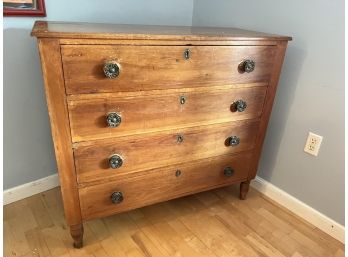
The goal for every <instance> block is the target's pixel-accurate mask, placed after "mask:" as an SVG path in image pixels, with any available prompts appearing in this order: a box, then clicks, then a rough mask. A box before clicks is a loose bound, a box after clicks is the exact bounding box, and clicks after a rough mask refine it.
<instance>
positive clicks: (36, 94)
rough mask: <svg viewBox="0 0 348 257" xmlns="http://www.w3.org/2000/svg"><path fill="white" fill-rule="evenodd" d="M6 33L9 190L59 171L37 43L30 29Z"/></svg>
mask: <svg viewBox="0 0 348 257" xmlns="http://www.w3.org/2000/svg"><path fill="white" fill-rule="evenodd" d="M3 33H4V42H3V43H4V45H3V52H4V56H3V62H4V71H3V72H4V80H3V83H4V84H3V85H4V88H3V94H4V106H3V107H4V189H7V188H11V187H13V186H16V185H20V184H23V183H26V182H28V181H34V180H37V179H40V178H43V177H46V176H49V175H52V174H54V173H55V171H56V170H57V168H56V162H55V158H54V151H53V144H52V139H51V136H50V125H49V120H48V113H47V106H46V100H45V96H44V88H43V81H42V76H41V68H40V61H39V55H38V50H37V44H36V39H35V38H32V37H31V36H30V29H5V30H4V32H3ZM28 167H30V170H28ZM33 169H35V170H34V171H33Z"/></svg>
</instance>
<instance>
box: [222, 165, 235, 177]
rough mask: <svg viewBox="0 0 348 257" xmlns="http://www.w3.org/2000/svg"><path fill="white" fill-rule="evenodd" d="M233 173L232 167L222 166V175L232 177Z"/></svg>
mask: <svg viewBox="0 0 348 257" xmlns="http://www.w3.org/2000/svg"><path fill="white" fill-rule="evenodd" d="M233 174H234V169H232V168H231V167H226V168H224V175H225V176H226V177H232V176H233Z"/></svg>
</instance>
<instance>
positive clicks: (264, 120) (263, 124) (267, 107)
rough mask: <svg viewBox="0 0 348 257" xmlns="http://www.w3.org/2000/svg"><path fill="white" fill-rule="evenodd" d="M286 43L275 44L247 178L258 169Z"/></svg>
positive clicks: (249, 178)
mask: <svg viewBox="0 0 348 257" xmlns="http://www.w3.org/2000/svg"><path fill="white" fill-rule="evenodd" d="M287 44H288V42H287V41H282V42H278V44H277V53H276V55H275V61H274V66H273V71H272V76H271V80H270V84H269V87H268V89H267V93H266V99H265V103H264V107H263V113H262V115H261V121H260V128H259V132H258V135H257V139H256V144H255V148H254V158H253V163H252V165H251V169H250V173H249V176H248V180H251V179H254V178H255V176H256V173H257V169H258V165H259V161H260V157H261V151H262V146H263V142H264V139H265V135H266V131H267V126H268V122H269V119H270V116H271V112H272V107H273V102H274V98H275V94H276V91H277V86H278V82H279V77H280V72H281V69H282V65H283V61H284V57H285V51H286V47H287Z"/></svg>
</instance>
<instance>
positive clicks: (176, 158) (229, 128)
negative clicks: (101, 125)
mask: <svg viewBox="0 0 348 257" xmlns="http://www.w3.org/2000/svg"><path fill="white" fill-rule="evenodd" d="M258 126H259V122H258V120H247V121H239V122H232V123H224V124H216V125H210V126H202V127H194V128H187V129H182V130H174V131H163V132H160V133H156V134H155V133H153V134H144V135H136V136H128V137H120V138H113V139H105V140H98V141H89V142H82V143H78V144H76V145H75V149H74V156H75V166H76V172H77V176H78V182H79V183H85V182H90V181H96V180H105V179H107V178H111V177H114V176H117V175H120V174H126V173H130V172H136V171H141V170H148V169H152V168H156V167H164V166H167V165H172V164H177V163H182V162H187V161H191V160H197V159H203V158H209V157H212V156H218V155H223V154H230V153H237V152H242V151H248V150H251V149H252V148H253V147H254V144H255V140H256V137H257V134H258V133H257V131H258Z"/></svg>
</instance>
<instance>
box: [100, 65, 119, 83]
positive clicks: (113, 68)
mask: <svg viewBox="0 0 348 257" xmlns="http://www.w3.org/2000/svg"><path fill="white" fill-rule="evenodd" d="M103 71H104V75H105V77H107V78H109V79H115V78H117V77H118V75H119V74H120V65H119V64H118V63H117V62H115V61H108V62H106V63H105V64H104V67H103Z"/></svg>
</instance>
